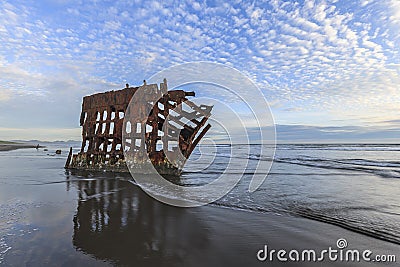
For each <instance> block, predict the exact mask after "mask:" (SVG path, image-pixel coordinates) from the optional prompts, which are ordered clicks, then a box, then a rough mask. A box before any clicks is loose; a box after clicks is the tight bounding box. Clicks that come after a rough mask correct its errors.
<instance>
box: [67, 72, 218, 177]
mask: <svg viewBox="0 0 400 267" xmlns="http://www.w3.org/2000/svg"><path fill="white" fill-rule="evenodd" d="M135 94H137V95H139V94H140V95H142V96H143V97H141V98H142V99H143V101H145V104H146V105H147V106H148V107H150V112H149V114H145V115H146V116H137V117H135V116H129V115H130V114H132V113H133V114H140V112H142V113H143V111H142V109H141V108H142V107H140V105H138V106H135V105H133V106H132V105H130V101H131V99H132V97H133V96H134V95H135ZM194 96H195V93H194V92H187V91H183V90H170V91H168V88H167V81H166V79H164V81H163V82H162V83H160V84H159V86H158V85H157V84H149V85H148V84H146V81H144V84H143V85H142V86H138V87H130V86H129V85H128V84H126V88H124V89H121V90H117V91H108V92H104V93H97V94H94V95H90V96H85V97H84V98H83V103H82V112H81V116H80V126H81V127H82V146H81V149H80V151H79V153H77V154H73V153H72V148H71V149H70V153H69V155H68V158H67V162H66V163H65V168H66V169H75V170H90V171H114V172H128V171H129V169H130V168H128V166H127V161H126V155H127V153H131V154H130V155H132V153H134V154H133V155H134V161H129V162H128V164H134V165H137V166H138V170H140V165H141V164H142V162H141V161H145V160H146V159H147V161H149V160H150V161H151V163H152V165H153V166H154V168H155V169H156V170H157V172H158V173H160V174H162V175H180V174H181V172H182V169H183V166H184V164H185V162H186V160H187V159H188V158H189V156H190V155H191V153H192V152H193V150H194V148H195V147H196V145H197V144H198V143H199V141H200V140H201V139H202V138H203V136H204V135H205V134H206V133H207V131H208V130H209V129H210V127H211V125H210V124H207V120H208V118H209V117H210V115H211V110H212V108H213V107H212V106H208V105H196V104H195V103H194V102H192V101H190V100H189V99H188V97H194ZM154 99H155V101H153V100H154ZM135 112H136V113H135ZM143 118H145V119H143ZM171 155H172V156H171Z"/></svg>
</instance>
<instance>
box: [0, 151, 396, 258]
mask: <svg viewBox="0 0 400 267" xmlns="http://www.w3.org/2000/svg"><path fill="white" fill-rule="evenodd" d="M55 148H56V147H54V148H53V147H49V149H51V150H54V149H55ZM62 149H63V151H66V148H62ZM65 159H66V153H64V154H61V155H55V156H49V155H47V154H46V153H45V152H44V151H42V150H36V149H31V150H15V151H9V152H5V153H1V154H0V170H1V176H0V265H4V266H396V263H393V262H392V263H384V264H383V263H379V262H369V263H366V262H365V261H363V260H362V259H360V261H359V262H346V261H340V260H335V261H331V260H329V258H328V256H327V255H326V256H325V258H324V260H323V261H322V262H319V261H318V262H314V261H311V262H310V261H308V260H306V261H298V262H295V261H290V260H288V261H287V262H281V261H279V259H278V258H277V255H276V253H277V251H279V250H285V251H286V252H287V253H289V252H290V251H292V250H297V251H298V252H299V253H300V255H301V253H302V251H304V250H315V252H316V254H317V257H319V256H320V253H321V251H323V250H328V249H329V248H331V249H333V250H338V245H337V241H338V239H344V240H345V242H346V243H347V247H345V248H344V249H343V250H342V251H344V252H345V251H347V249H348V250H358V251H359V252H360V253H362V252H363V251H365V250H370V251H371V253H372V254H371V255H370V258H374V257H375V256H376V255H395V256H396V258H397V260H398V257H399V256H400V255H399V254H398V253H399V248H400V246H399V245H398V244H395V243H391V242H388V241H383V240H379V239H376V238H374V237H369V236H367V235H364V234H360V233H357V232H354V231H349V230H346V229H344V228H342V227H339V226H335V225H332V224H327V223H323V222H319V221H315V220H310V219H307V218H302V217H300V216H292V215H289V214H286V213H278V212H263V211H250V210H243V209H238V208H233V207H224V206H220V205H215V204H210V205H207V206H203V207H199V208H177V207H172V206H169V205H166V204H163V203H160V202H158V201H156V200H154V199H153V198H151V197H149V196H148V195H147V194H146V193H144V192H143V191H142V190H141V189H140V188H139V187H138V186H136V185H134V184H133V183H131V182H130V177H129V175H122V174H107V173H96V174H94V173H74V172H70V171H65V170H64V169H63V164H64V163H65ZM21 161H23V162H24V164H22V165H21V164H20V162H21ZM270 182H271V184H272V180H271V181H270ZM270 186H271V185H270ZM264 194H265V193H264ZM265 246H267V249H268V250H267V251H269V252H268V253H270V252H271V251H272V250H275V254H274V256H273V258H272V261H271V260H269V259H266V260H264V261H260V260H259V259H258V258H257V254H258V253H259V251H260V250H264V248H265ZM259 256H261V257H263V256H264V252H261V254H259ZM287 257H288V255H286V258H287Z"/></svg>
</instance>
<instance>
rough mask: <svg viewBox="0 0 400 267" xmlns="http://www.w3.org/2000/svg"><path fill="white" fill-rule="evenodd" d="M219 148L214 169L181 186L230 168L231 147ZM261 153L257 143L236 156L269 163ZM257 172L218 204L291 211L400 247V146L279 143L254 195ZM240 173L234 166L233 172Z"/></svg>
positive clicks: (194, 175)
mask: <svg viewBox="0 0 400 267" xmlns="http://www.w3.org/2000/svg"><path fill="white" fill-rule="evenodd" d="M218 149H219V151H217V152H214V154H215V155H216V160H215V162H214V163H213V164H212V165H211V166H209V167H208V168H207V169H206V170H204V171H201V172H196V173H192V172H187V173H184V175H183V177H182V181H183V182H182V183H187V184H196V183H198V182H200V181H201V182H202V183H204V182H205V181H211V180H212V179H215V178H216V177H217V176H218V175H219V173H220V171H221V170H222V169H224V168H225V167H226V164H225V165H224V164H222V163H221V162H223V160H222V158H224V157H225V159H226V160H229V157H230V156H231V155H230V147H229V146H221V147H219V148H218ZM202 150H203V151H206V150H207V149H204V148H203V149H202ZM259 151H260V147H259V146H258V145H253V146H251V149H250V155H249V156H246V155H247V153H246V151H245V149H244V148H243V153H242V154H235V156H236V157H241V158H243V159H246V158H249V165H250V166H251V165H252V166H255V163H256V162H257V161H270V159H268V158H263V156H260V153H259ZM196 153H198V151H196ZM203 154H206V155H208V156H209V157H212V155H213V153H209V154H207V152H206V153H203ZM194 157H196V155H194ZM197 157H199V155H197ZM203 160H204V162H207V159H206V158H204V159H203ZM190 164H191V163H190V162H189V163H188V165H187V166H186V167H185V168H186V169H187V170H190V169H192V166H191V165H190ZM205 165H206V164H204V166H205ZM252 170H253V169H252V168H248V169H247V170H246V172H245V174H244V177H243V179H242V180H241V182H240V183H239V184H238V185H237V186H236V187H235V188H234V189H233V190H232V191H231V192H230V193H229V194H228V195H227V196H226V197H224V198H222V199H220V200H218V201H216V202H215V203H214V205H222V206H228V207H233V208H241V209H250V210H255V211H260V212H277V213H290V214H294V215H299V216H303V217H307V218H311V219H314V220H320V221H323V222H328V223H331V224H335V225H339V226H342V227H344V228H347V229H351V230H353V231H357V232H360V233H363V234H366V235H371V236H374V237H377V238H380V239H383V240H387V241H391V242H394V243H397V244H400V224H399V221H400V204H399V203H400V145H354V144H352V145H304V144H303V145H279V146H277V150H276V154H275V158H274V162H273V165H272V168H271V170H270V172H269V175H268V177H267V179H266V180H265V182H264V183H263V185H262V186H261V187H260V188H259V189H258V190H257V191H256V192H254V193H249V192H248V191H247V188H248V185H249V181H250V180H251V178H252V173H253V172H252ZM240 171H241V170H236V169H235V168H232V169H229V170H228V173H230V174H231V175H240Z"/></svg>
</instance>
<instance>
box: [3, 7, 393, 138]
mask: <svg viewBox="0 0 400 267" xmlns="http://www.w3.org/2000/svg"><path fill="white" fill-rule="evenodd" d="M0 44H1V45H0V139H47V140H56V139H75V140H79V139H80V128H79V124H78V122H79V113H80V108H81V100H82V97H83V96H84V95H87V94H92V93H94V92H101V91H105V90H111V89H119V88H123V87H124V84H125V83H126V82H129V83H130V84H131V85H140V84H141V82H142V80H143V79H145V78H146V77H150V76H152V75H153V74H155V73H156V72H158V71H160V70H162V69H164V68H167V67H170V66H171V65H175V64H180V63H185V62H191V61H211V62H217V63H223V64H227V65H228V66H232V67H235V68H236V69H238V70H239V71H241V72H243V73H244V74H246V75H247V76H248V77H250V78H251V79H252V80H253V81H254V82H255V83H256V84H257V85H258V87H259V88H260V89H261V90H262V91H263V93H264V95H265V97H266V98H267V99H268V101H269V103H270V105H271V109H272V112H273V115H274V118H275V122H276V124H277V125H279V127H278V139H279V138H280V139H282V140H285V141H288V142H290V141H296V140H297V141H298V140H306V141H310V140H316V141H318V140H333V141H334V140H339V141H340V140H344V141H348V140H355V141H357V140H373V141H374V140H375V141H385V140H386V141H396V140H397V141H400V138H399V137H398V136H400V134H399V133H400V122H399V119H400V109H399V107H400V55H399V52H400V49H399V47H400V1H399V0H387V1H366V0H357V1H336V0H331V1H312V0H310V1H297V2H296V1H253V2H250V1H226V2H224V1H198V2H195V1H188V2H180V1H163V2H158V1H79V0H72V1H65V0H54V1H50V0H45V1H29V0H28V1H19V0H13V1H4V0H3V1H1V2H0ZM167 78H168V77H167ZM287 129H290V131H288V130H287ZM343 133H346V134H343Z"/></svg>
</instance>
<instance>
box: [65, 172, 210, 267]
mask: <svg viewBox="0 0 400 267" xmlns="http://www.w3.org/2000/svg"><path fill="white" fill-rule="evenodd" d="M69 178H70V183H71V184H72V185H74V187H76V188H77V192H78V207H77V211H76V214H75V216H74V219H73V222H74V233H73V245H74V247H75V248H76V249H78V250H80V251H82V252H83V253H86V254H90V255H92V256H94V257H95V258H97V259H100V260H105V261H107V262H111V263H113V264H117V265H136V266H179V265H182V266H183V265H184V259H185V256H187V254H188V253H190V251H191V250H202V249H203V248H206V247H207V244H208V242H209V241H208V233H207V230H206V228H207V227H206V226H205V225H203V224H204V222H202V221H201V220H199V218H197V217H196V215H195V214H194V213H192V212H191V211H190V210H187V209H182V208H176V207H171V206H168V205H165V204H162V203H160V202H158V201H156V200H153V199H152V198H150V197H149V196H148V195H146V194H145V193H144V192H142V191H141V189H139V188H138V187H137V186H135V185H133V184H132V183H130V182H129V180H127V179H115V177H103V178H83V179H82V177H81V178H79V179H78V178H76V177H75V178H74V177H73V176H69Z"/></svg>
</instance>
